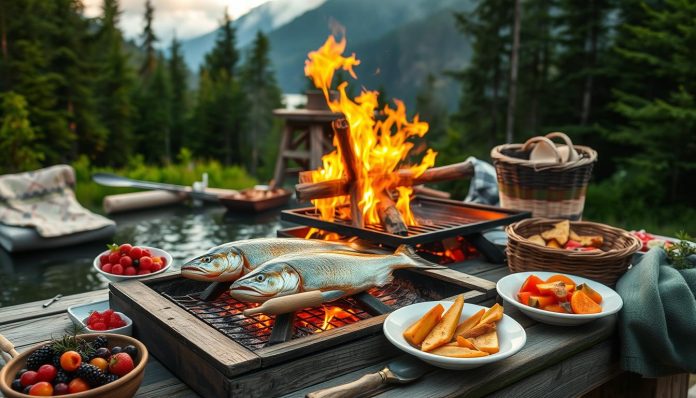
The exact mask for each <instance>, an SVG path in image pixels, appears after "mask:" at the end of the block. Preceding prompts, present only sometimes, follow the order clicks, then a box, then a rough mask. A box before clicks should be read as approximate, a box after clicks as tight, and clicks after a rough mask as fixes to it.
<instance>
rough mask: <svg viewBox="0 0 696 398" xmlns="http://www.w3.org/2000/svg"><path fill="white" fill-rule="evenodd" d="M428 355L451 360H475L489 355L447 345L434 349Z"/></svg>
mask: <svg viewBox="0 0 696 398" xmlns="http://www.w3.org/2000/svg"><path fill="white" fill-rule="evenodd" d="M430 353H431V354H436V355H442V356H445V357H453V358H477V357H485V356H487V355H489V354H488V353H487V352H483V351H478V350H472V349H470V348H465V347H459V346H457V345H449V344H448V345H443V346H441V347H438V348H435V349H434V350H432V351H431V352H430Z"/></svg>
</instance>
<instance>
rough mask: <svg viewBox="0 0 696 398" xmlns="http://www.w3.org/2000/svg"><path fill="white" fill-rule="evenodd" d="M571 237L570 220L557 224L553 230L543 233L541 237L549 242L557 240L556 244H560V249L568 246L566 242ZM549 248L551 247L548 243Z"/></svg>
mask: <svg viewBox="0 0 696 398" xmlns="http://www.w3.org/2000/svg"><path fill="white" fill-rule="evenodd" d="M569 235H570V221H568V220H563V221H561V222H559V223H557V224H555V225H554V226H553V228H552V229H549V230H548V231H544V232H542V233H541V237H542V238H544V239H545V240H546V241H547V242H548V241H550V240H555V241H556V243H557V244H559V247H562V246H563V245H565V244H566V242H568V236H569ZM547 246H549V244H548V243H547Z"/></svg>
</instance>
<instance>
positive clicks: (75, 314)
mask: <svg viewBox="0 0 696 398" xmlns="http://www.w3.org/2000/svg"><path fill="white" fill-rule="evenodd" d="M109 308H110V307H109V300H102V301H96V302H94V303H89V304H82V305H74V306H72V307H68V317H69V318H70V319H71V320H72V321H73V323H74V324H76V325H78V326H82V327H84V328H85V330H87V333H116V334H123V335H126V336H132V335H133V321H132V320H131V319H130V318H128V317H127V316H126V315H125V314H124V313H122V312H118V311H114V312H115V313H117V314H118V315H119V316H120V317H121V319H123V321H124V322H125V323H126V326H121V327H120V328H116V329H109V330H94V329H90V328H89V327H87V324H86V323H85V320H86V319H87V317H89V314H90V313H91V312H92V311H99V312H102V311H105V310H108V309H109Z"/></svg>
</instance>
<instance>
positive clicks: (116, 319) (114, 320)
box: [106, 312, 123, 327]
mask: <svg viewBox="0 0 696 398" xmlns="http://www.w3.org/2000/svg"><path fill="white" fill-rule="evenodd" d="M122 323H123V319H121V317H120V316H119V315H118V314H117V313H115V312H114V313H113V314H111V315H109V317H108V318H107V321H106V324H107V325H109V326H111V327H114V326H116V327H118V326H117V325H121V324H122Z"/></svg>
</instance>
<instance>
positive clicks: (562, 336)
mask: <svg viewBox="0 0 696 398" xmlns="http://www.w3.org/2000/svg"><path fill="white" fill-rule="evenodd" d="M614 327H615V319H614V317H610V318H605V319H601V320H598V321H595V322H592V323H590V324H588V325H583V326H576V327H573V328H560V327H553V326H548V325H542V324H537V325H534V326H532V327H530V328H528V329H527V344H526V345H525V346H524V348H523V349H522V350H521V351H520V352H519V353H517V354H515V355H513V356H512V357H510V358H507V359H505V360H502V361H500V362H497V363H493V364H490V365H486V366H483V367H481V368H477V369H472V370H471V371H467V372H466V377H462V376H461V372H454V371H446V370H437V371H436V372H433V373H432V374H430V375H429V376H428V377H427V378H425V379H423V380H421V381H419V382H418V383H414V384H411V385H407V386H402V387H399V388H393V389H390V390H387V391H385V392H384V393H381V394H379V395H378V396H380V397H399V398H402V397H404V396H415V397H462V396H466V397H479V396H484V395H486V394H490V393H493V392H494V391H496V390H498V389H500V388H503V387H506V386H508V385H511V384H512V383H515V382H517V381H519V380H522V379H523V378H525V377H529V376H532V375H534V374H536V373H537V372H540V371H542V370H544V369H546V368H548V367H549V366H552V365H554V364H556V363H558V362H561V361H563V360H565V359H567V358H570V357H572V356H573V355H575V354H577V353H579V352H582V351H584V350H586V349H587V348H589V347H592V346H594V345H595V344H597V343H599V342H602V341H604V340H606V339H607V338H609V337H610V336H611V335H612V333H613V331H614Z"/></svg>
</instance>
